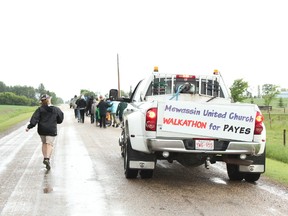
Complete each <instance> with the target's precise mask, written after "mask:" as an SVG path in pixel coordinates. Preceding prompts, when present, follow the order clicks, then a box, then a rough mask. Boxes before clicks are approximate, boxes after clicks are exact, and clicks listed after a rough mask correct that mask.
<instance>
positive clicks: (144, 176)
mask: <svg viewBox="0 0 288 216" xmlns="http://www.w3.org/2000/svg"><path fill="white" fill-rule="evenodd" d="M153 171H154V170H140V171H139V173H140V176H141V178H142V179H148V178H152V177H153Z"/></svg>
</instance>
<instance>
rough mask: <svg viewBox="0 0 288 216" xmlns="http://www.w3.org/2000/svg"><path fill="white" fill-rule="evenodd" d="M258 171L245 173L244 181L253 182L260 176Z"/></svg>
mask: <svg viewBox="0 0 288 216" xmlns="http://www.w3.org/2000/svg"><path fill="white" fill-rule="evenodd" d="M260 175H261V174H260V173H246V174H245V181H247V182H255V181H257V180H258V179H259V178H260Z"/></svg>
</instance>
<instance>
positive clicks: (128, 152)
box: [124, 139, 138, 179]
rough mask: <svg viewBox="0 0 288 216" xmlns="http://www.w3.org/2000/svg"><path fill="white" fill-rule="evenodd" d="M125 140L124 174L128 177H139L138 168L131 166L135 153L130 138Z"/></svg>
mask: <svg viewBox="0 0 288 216" xmlns="http://www.w3.org/2000/svg"><path fill="white" fill-rule="evenodd" d="M125 140H126V142H124V174H125V177H126V178H127V179H133V178H137V175H138V169H131V168H130V167H129V164H130V160H131V154H132V153H133V151H134V150H133V149H132V148H131V143H130V139H125Z"/></svg>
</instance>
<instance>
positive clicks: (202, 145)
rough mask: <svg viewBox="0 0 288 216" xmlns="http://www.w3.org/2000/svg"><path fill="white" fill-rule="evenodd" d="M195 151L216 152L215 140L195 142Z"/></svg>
mask: <svg viewBox="0 0 288 216" xmlns="http://www.w3.org/2000/svg"><path fill="white" fill-rule="evenodd" d="M195 149H197V150H214V140H195Z"/></svg>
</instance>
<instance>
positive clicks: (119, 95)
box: [117, 53, 121, 98]
mask: <svg viewBox="0 0 288 216" xmlns="http://www.w3.org/2000/svg"><path fill="white" fill-rule="evenodd" d="M117 72H118V98H120V97H121V92H120V73H119V56H118V53H117Z"/></svg>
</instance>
